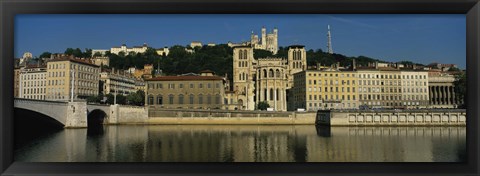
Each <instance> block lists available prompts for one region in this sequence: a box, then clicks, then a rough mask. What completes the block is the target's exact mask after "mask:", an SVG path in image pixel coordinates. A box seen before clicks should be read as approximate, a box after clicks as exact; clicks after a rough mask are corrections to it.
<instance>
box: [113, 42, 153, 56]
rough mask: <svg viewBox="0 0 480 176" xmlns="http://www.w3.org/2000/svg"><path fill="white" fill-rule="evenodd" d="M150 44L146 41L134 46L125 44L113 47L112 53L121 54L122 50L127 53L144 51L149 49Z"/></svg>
mask: <svg viewBox="0 0 480 176" xmlns="http://www.w3.org/2000/svg"><path fill="white" fill-rule="evenodd" d="M147 48H148V45H147V44H146V43H144V44H143V45H142V46H134V47H133V48H128V47H127V45H125V44H123V45H122V46H120V47H113V48H111V49H110V53H112V54H116V55H118V54H120V52H123V53H124V54H125V55H129V54H130V53H131V52H134V53H144V52H145V51H147Z"/></svg>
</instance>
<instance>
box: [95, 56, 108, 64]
mask: <svg viewBox="0 0 480 176" xmlns="http://www.w3.org/2000/svg"><path fill="white" fill-rule="evenodd" d="M92 61H93V64H95V65H98V66H102V65H103V66H109V65H110V58H109V57H103V56H102V57H99V56H96V57H93V58H92Z"/></svg>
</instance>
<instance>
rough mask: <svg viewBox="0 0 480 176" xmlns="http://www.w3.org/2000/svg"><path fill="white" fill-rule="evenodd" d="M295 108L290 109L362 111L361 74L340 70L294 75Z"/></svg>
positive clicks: (330, 69)
mask: <svg viewBox="0 0 480 176" xmlns="http://www.w3.org/2000/svg"><path fill="white" fill-rule="evenodd" d="M293 77H294V79H293V80H294V81H295V82H294V85H295V86H294V87H293V88H292V90H291V91H292V94H293V97H292V98H293V102H294V103H293V106H292V107H289V110H297V109H300V108H301V109H305V110H307V111H316V110H325V109H358V106H359V105H360V103H359V99H358V91H357V90H358V89H357V83H358V78H357V73H356V72H355V71H340V70H339V69H336V68H328V69H318V70H305V71H301V72H298V73H296V74H294V76H293Z"/></svg>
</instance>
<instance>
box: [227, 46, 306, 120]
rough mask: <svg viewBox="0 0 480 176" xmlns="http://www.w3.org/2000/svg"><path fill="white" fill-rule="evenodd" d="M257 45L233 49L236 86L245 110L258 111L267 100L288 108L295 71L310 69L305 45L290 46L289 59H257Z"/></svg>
mask: <svg viewBox="0 0 480 176" xmlns="http://www.w3.org/2000/svg"><path fill="white" fill-rule="evenodd" d="M254 49H255V47H254V46H253V45H250V46H248V45H247V46H237V47H234V48H233V89H234V92H235V93H236V94H237V96H236V97H238V100H237V102H238V103H239V104H241V105H242V106H241V107H242V108H241V109H244V110H255V109H257V104H258V103H259V102H266V103H268V104H269V105H270V107H271V108H273V109H274V110H275V111H286V110H287V92H288V90H289V89H290V88H291V87H292V86H293V74H295V73H298V72H300V71H303V70H305V69H306V68H307V60H306V50H305V47H304V46H301V45H294V46H290V47H289V48H288V58H276V57H274V58H254V57H253V50H254Z"/></svg>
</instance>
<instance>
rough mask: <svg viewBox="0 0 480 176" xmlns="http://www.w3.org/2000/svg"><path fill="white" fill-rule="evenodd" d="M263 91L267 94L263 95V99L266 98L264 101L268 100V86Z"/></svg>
mask: <svg viewBox="0 0 480 176" xmlns="http://www.w3.org/2000/svg"><path fill="white" fill-rule="evenodd" d="M263 92H264V95H265V96H263V100H264V101H267V98H268V95H267V89H266V88H265V89H263Z"/></svg>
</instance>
